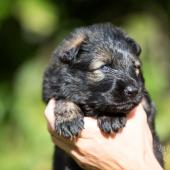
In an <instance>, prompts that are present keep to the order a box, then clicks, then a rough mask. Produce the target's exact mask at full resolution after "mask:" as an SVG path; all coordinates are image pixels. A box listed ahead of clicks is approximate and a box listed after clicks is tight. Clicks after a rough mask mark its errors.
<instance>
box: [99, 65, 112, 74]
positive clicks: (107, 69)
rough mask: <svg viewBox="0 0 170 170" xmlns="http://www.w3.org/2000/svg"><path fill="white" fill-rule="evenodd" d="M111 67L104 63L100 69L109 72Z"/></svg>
mask: <svg viewBox="0 0 170 170" xmlns="http://www.w3.org/2000/svg"><path fill="white" fill-rule="evenodd" d="M110 69H111V67H109V66H107V65H103V66H101V67H100V70H102V71H104V72H109V71H110Z"/></svg>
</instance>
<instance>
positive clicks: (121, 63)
mask: <svg viewBox="0 0 170 170" xmlns="http://www.w3.org/2000/svg"><path fill="white" fill-rule="evenodd" d="M140 53H141V48H140V46H139V45H138V44H137V43H136V42H135V41H134V40H133V39H132V38H130V37H128V36H127V35H126V34H125V33H124V32H123V31H121V30H120V29H119V28H113V27H112V25H111V24H97V25H92V26H89V27H83V28H79V29H76V30H75V31H73V32H72V33H71V34H70V35H69V36H68V37H66V38H65V39H64V40H63V42H61V44H60V45H59V46H58V48H57V49H56V50H55V51H54V53H53V56H52V60H51V63H50V65H49V67H48V68H47V70H46V71H45V74H44V81H43V100H44V101H45V102H46V103H47V102H48V101H49V100H50V99H51V98H55V100H56V101H57V102H56V107H55V117H56V121H55V127H56V133H58V134H59V135H62V136H64V137H65V138H71V137H73V136H77V135H78V134H79V133H80V132H81V130H82V129H83V126H84V122H83V117H84V116H93V117H96V118H97V120H98V125H99V128H100V129H101V130H102V131H103V132H105V133H112V132H118V131H119V129H121V128H123V127H124V126H125V125H126V115H127V113H128V112H129V111H130V110H131V109H133V108H134V107H135V106H137V105H138V104H139V103H140V102H141V101H142V99H143V105H144V108H145V111H146V113H147V117H148V123H149V126H150V129H151V131H152V135H153V139H154V148H153V150H154V153H155V156H156V158H157V159H158V161H159V162H160V164H161V165H162V166H163V157H162V152H161V150H160V149H159V148H160V143H159V140H158V137H157V136H156V132H155V127H154V117H155V107H154V105H153V103H152V101H151V99H150V97H149V95H148V93H147V91H146V89H145V87H144V78H143V75H142V72H141V68H140V59H139V55H140ZM58 157H60V158H62V159H63V163H61V162H60V163H59V162H57V160H59V158H58ZM66 169H67V170H78V169H81V168H80V167H78V165H76V164H75V162H74V160H72V159H71V158H70V157H68V156H67V155H66V154H65V153H64V152H63V151H61V150H59V149H58V148H57V149H56V150H55V154H54V170H66Z"/></svg>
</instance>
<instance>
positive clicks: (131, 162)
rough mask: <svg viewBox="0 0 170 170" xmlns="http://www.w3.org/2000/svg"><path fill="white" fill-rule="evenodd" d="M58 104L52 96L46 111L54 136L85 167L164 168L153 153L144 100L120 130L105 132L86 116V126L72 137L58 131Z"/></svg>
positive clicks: (108, 169)
mask: <svg viewBox="0 0 170 170" xmlns="http://www.w3.org/2000/svg"><path fill="white" fill-rule="evenodd" d="M54 107H55V101H54V100H53V99H52V100H51V101H50V102H49V104H48V105H47V108H46V111H45V117H46V119H47V121H48V130H49V132H50V134H51V136H52V140H53V142H54V144H56V145H57V146H59V147H60V148H61V149H63V150H64V151H65V152H67V153H68V154H69V155H70V156H71V157H73V158H74V159H75V160H76V162H77V163H78V164H79V165H80V166H81V167H83V168H84V169H90V170H93V169H94V170H113V169H116V170H123V169H126V170H136V169H138V170H143V169H145V170H150V169H155V170H161V167H160V165H159V163H158V162H157V160H156V158H155V156H154V154H153V146H152V135H151V132H150V129H149V126H148V124H147V117H146V113H145V112H144V110H143V107H142V105H141V104H140V105H139V106H137V107H136V108H135V109H133V110H132V111H131V112H130V113H129V115H128V121H127V123H126V127H125V128H123V129H122V130H121V131H120V132H119V133H116V134H109V135H108V134H104V133H103V132H101V131H100V129H99V128H98V126H97V120H96V119H93V118H90V117H85V118H84V122H85V125H84V129H83V130H82V132H81V134H80V135H79V137H78V138H75V139H72V140H69V139H64V138H63V137H61V136H57V135H56V132H55V128H54V121H55V117H54Z"/></svg>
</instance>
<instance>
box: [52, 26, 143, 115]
mask: <svg viewBox="0 0 170 170" xmlns="http://www.w3.org/2000/svg"><path fill="white" fill-rule="evenodd" d="M140 52H141V49H140V46H139V45H138V44H137V43H136V42H135V41H134V40H133V39H132V38H130V37H128V36H127V35H126V34H125V33H124V32H122V31H121V30H120V29H119V28H113V27H112V25H111V24H97V25H92V26H89V27H84V28H79V29H77V30H75V31H74V32H73V33H71V34H70V35H69V36H68V37H67V38H66V39H65V40H64V41H63V42H62V43H61V44H60V46H59V47H58V48H57V50H56V51H55V52H54V60H55V61H54V62H55V63H58V67H60V68H61V70H62V69H65V70H67V71H66V72H67V74H69V76H68V77H65V78H64V79H69V81H68V80H65V81H67V82H69V83H70V91H69V90H68V91H69V92H68V93H67V94H69V95H71V96H73V98H74V95H77V96H79V101H81V98H84V100H85V102H86V104H88V105H89V106H90V107H92V108H94V109H96V110H97V111H103V112H124V113H126V112H128V111H129V110H131V109H132V108H133V107H135V106H136V105H137V104H138V103H139V102H140V101H141V99H142V95H143V90H144V80H143V76H142V73H141V69H140V65H141V64H140V59H139V55H140ZM63 81H64V80H63ZM73 89H74V90H73ZM69 95H68V98H69V99H71V97H69ZM66 97H67V96H66ZM79 104H81V102H80V103H79Z"/></svg>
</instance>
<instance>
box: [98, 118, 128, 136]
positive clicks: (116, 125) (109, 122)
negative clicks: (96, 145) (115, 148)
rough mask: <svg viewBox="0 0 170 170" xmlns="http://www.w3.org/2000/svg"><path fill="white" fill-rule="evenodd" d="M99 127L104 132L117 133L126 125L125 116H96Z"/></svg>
mask: <svg viewBox="0 0 170 170" xmlns="http://www.w3.org/2000/svg"><path fill="white" fill-rule="evenodd" d="M98 125H99V128H100V129H101V130H102V131H103V132H105V133H111V132H115V133H117V132H118V131H119V130H120V129H121V128H123V127H125V125H126V117H106V116H102V117H98Z"/></svg>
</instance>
